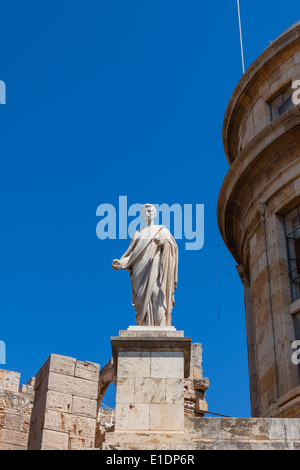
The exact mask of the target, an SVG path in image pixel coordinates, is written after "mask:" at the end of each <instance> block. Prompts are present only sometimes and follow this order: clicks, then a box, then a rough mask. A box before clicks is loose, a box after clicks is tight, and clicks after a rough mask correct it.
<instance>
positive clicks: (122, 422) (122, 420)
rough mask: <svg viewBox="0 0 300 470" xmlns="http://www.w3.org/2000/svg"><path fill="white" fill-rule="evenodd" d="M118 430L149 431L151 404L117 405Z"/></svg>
mask: <svg viewBox="0 0 300 470" xmlns="http://www.w3.org/2000/svg"><path fill="white" fill-rule="evenodd" d="M115 429H116V430H147V429H149V404H129V405H128V404H126V405H124V404H118V403H117V404H116V424H115Z"/></svg>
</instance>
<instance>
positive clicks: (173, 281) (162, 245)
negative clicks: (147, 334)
mask: <svg viewBox="0 0 300 470" xmlns="http://www.w3.org/2000/svg"><path fill="white" fill-rule="evenodd" d="M141 215H142V218H143V219H144V221H145V224H146V225H145V227H142V228H141V229H139V230H137V231H136V232H135V233H134V235H133V237H132V240H131V243H130V245H129V247H128V250H127V251H126V252H125V253H124V255H123V256H122V257H121V258H120V260H118V259H115V260H113V263H112V267H113V269H115V270H118V269H126V270H127V271H129V274H130V277H131V285H132V305H133V306H134V309H135V314H136V324H137V325H139V326H141V325H144V326H171V312H172V308H173V307H174V304H175V301H174V292H175V290H176V287H177V273H178V247H177V244H176V242H175V240H174V238H173V237H172V235H171V233H170V232H169V230H168V229H167V228H166V227H165V226H164V225H154V223H153V220H154V219H155V217H156V215H157V212H156V209H155V207H154V206H153V205H152V204H145V205H144V206H143V207H142V209H141Z"/></svg>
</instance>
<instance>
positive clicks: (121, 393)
mask: <svg viewBox="0 0 300 470" xmlns="http://www.w3.org/2000/svg"><path fill="white" fill-rule="evenodd" d="M135 380H136V379H134V378H131V379H123V378H119V379H118V383H117V403H128V404H129V403H134V395H135V385H134V382H135Z"/></svg>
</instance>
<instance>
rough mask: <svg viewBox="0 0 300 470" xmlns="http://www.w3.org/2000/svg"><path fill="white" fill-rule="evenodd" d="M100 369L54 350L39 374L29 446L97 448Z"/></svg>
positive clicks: (36, 382)
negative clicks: (60, 354) (55, 352)
mask: <svg viewBox="0 0 300 470" xmlns="http://www.w3.org/2000/svg"><path fill="white" fill-rule="evenodd" d="M99 369H100V366H99V364H95V363H93V362H88V361H86V362H81V361H77V360H76V359H74V358H72V357H65V356H59V355H57V354H51V356H50V357H49V359H48V360H47V361H46V362H45V364H44V365H43V366H42V368H41V369H40V370H39V371H38V373H37V375H36V380H35V401H34V408H33V412H32V416H31V425H30V433H29V441H28V449H29V450H55V449H60V450H74V449H91V448H94V446H95V432H96V416H97V393H98V382H99Z"/></svg>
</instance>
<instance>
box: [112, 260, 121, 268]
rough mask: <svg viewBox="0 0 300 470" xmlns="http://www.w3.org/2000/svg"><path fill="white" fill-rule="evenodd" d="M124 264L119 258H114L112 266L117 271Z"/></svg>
mask: <svg viewBox="0 0 300 470" xmlns="http://www.w3.org/2000/svg"><path fill="white" fill-rule="evenodd" d="M121 266H122V264H121V261H119V260H118V259H114V260H113V262H112V268H113V269H114V270H115V271H117V270H118V269H120V268H121Z"/></svg>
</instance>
